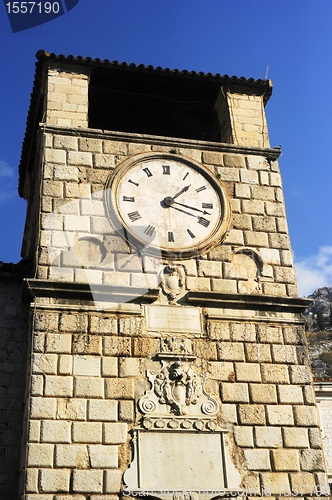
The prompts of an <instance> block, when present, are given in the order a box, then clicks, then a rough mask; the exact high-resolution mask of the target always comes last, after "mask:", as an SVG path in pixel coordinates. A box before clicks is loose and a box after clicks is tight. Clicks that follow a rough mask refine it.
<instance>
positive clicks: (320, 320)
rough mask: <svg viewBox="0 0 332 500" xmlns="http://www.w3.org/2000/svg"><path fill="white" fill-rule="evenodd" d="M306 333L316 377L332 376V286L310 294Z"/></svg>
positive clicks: (306, 315) (305, 314) (306, 313)
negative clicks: (310, 300)
mask: <svg viewBox="0 0 332 500" xmlns="http://www.w3.org/2000/svg"><path fill="white" fill-rule="evenodd" d="M308 298H309V299H313V300H314V304H313V305H312V306H311V307H310V308H309V309H307V311H306V312H305V313H304V316H305V318H306V320H307V324H306V334H307V339H308V348H309V356H310V360H311V367H312V371H313V375H314V378H319V379H321V378H328V379H329V378H331V377H332V286H326V287H324V288H318V290H315V291H314V293H313V294H311V295H309V296H308Z"/></svg>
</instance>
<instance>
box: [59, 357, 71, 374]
mask: <svg viewBox="0 0 332 500" xmlns="http://www.w3.org/2000/svg"><path fill="white" fill-rule="evenodd" d="M72 373H73V358H72V356H70V355H69V354H62V355H60V356H59V364H58V374H59V375H72Z"/></svg>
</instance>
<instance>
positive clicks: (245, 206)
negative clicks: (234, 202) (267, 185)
mask: <svg viewBox="0 0 332 500" xmlns="http://www.w3.org/2000/svg"><path fill="white" fill-rule="evenodd" d="M241 206H242V211H243V213H245V214H252V215H264V202H263V201H261V200H242V201H241Z"/></svg>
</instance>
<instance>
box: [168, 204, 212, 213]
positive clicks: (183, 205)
mask: <svg viewBox="0 0 332 500" xmlns="http://www.w3.org/2000/svg"><path fill="white" fill-rule="evenodd" d="M174 203H176V204H177V205H181V206H182V207H185V208H190V210H196V212H202V213H203V214H206V215H211V214H209V212H207V211H206V210H200V209H199V208H195V207H190V206H189V205H185V204H184V203H179V202H178V201H174Z"/></svg>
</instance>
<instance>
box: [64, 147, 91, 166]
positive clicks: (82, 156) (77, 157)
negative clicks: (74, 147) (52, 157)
mask: <svg viewBox="0 0 332 500" xmlns="http://www.w3.org/2000/svg"><path fill="white" fill-rule="evenodd" d="M68 165H78V166H86V167H92V153H90V152H83V151H69V152H68Z"/></svg>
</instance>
